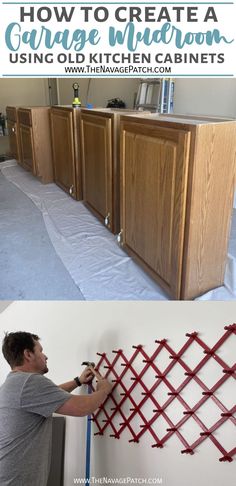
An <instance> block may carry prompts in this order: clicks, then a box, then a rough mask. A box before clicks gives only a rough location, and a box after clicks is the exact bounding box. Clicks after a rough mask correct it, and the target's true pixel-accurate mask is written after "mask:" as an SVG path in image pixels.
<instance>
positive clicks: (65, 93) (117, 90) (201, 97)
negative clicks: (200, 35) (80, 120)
mask: <svg viewBox="0 0 236 486" xmlns="http://www.w3.org/2000/svg"><path fill="white" fill-rule="evenodd" d="M74 81H78V82H79V85H80V96H81V101H82V104H85V103H86V101H88V102H89V103H93V104H94V105H95V106H106V104H107V100H108V99H110V98H115V97H119V98H121V99H123V100H124V101H125V102H126V106H127V108H133V103H134V97H135V93H137V90H138V85H139V81H140V80H139V79H135V78H133V79H132V78H131V79H125V78H124V79H91V80H90V85H88V82H89V80H88V79H81V80H80V79H76V80H73V79H60V80H59V91H60V102H61V104H71V103H72V97H73V90H72V84H73V82H74ZM88 86H89V91H88ZM87 93H88V96H87ZM174 112H175V113H187V114H202V115H204V114H205V115H215V116H217V115H218V116H229V117H236V79H220V78H216V79H210V78H204V79H199V78H191V79H185V78H180V79H178V78H176V79H175V98H174Z"/></svg>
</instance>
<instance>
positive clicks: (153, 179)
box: [121, 124, 190, 298]
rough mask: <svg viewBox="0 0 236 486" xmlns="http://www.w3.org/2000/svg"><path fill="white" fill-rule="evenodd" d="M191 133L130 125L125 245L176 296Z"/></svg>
mask: <svg viewBox="0 0 236 486" xmlns="http://www.w3.org/2000/svg"><path fill="white" fill-rule="evenodd" d="M189 141H190V134H189V133H188V132H185V131H178V130H171V129H162V128H155V127H151V128H150V127H149V128H145V127H140V126H136V125H135V124H133V126H132V124H131V125H130V127H129V125H128V124H127V129H126V130H125V131H124V133H123V161H122V179H123V184H122V185H123V187H122V208H121V213H122V230H123V244H124V246H125V247H126V248H127V249H128V250H130V251H131V252H132V253H133V254H134V256H136V257H137V258H138V259H139V261H140V262H141V263H142V264H144V265H145V266H146V267H147V268H148V269H149V270H150V272H151V274H152V275H153V276H154V278H156V280H158V282H159V283H161V284H162V286H163V287H164V288H165V289H166V290H167V291H168V292H169V293H170V294H171V295H173V296H174V297H175V298H178V297H179V294H180V286H181V271H182V254H183V238H184V222H185V203H186V190H187V168H188V152H189Z"/></svg>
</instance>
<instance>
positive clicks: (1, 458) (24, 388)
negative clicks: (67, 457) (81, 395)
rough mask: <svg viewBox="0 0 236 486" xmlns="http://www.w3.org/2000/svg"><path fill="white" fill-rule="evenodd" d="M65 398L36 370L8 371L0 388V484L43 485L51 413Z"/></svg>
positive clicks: (62, 393)
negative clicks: (32, 371) (33, 371)
mask: <svg viewBox="0 0 236 486" xmlns="http://www.w3.org/2000/svg"><path fill="white" fill-rule="evenodd" d="M69 398H71V394H70V393H68V392H66V391H64V390H62V389H61V388H59V387H57V386H56V385H55V384H54V383H53V382H52V381H51V380H49V379H48V378H46V377H45V376H43V375H40V374H38V373H25V372H22V371H14V372H11V373H9V374H8V376H7V378H6V381H5V383H4V384H3V385H2V386H1V387H0V485H1V486H13V485H14V486H46V484H47V479H48V474H49V468H50V461H51V435H52V414H53V412H55V411H56V410H57V409H58V408H59V407H60V406H61V405H63V403H65V402H66V401H67V400H69Z"/></svg>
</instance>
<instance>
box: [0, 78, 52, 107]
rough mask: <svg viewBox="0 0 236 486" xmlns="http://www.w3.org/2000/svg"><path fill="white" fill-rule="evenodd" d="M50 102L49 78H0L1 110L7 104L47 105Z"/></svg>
mask: <svg viewBox="0 0 236 486" xmlns="http://www.w3.org/2000/svg"><path fill="white" fill-rule="evenodd" d="M48 104H49V98H48V87H47V80H46V79H43V78H35V79H23V78H20V79H8V78H6V79H0V112H2V113H5V112H6V106H8V105H9V106H19V105H21V106H41V105H42V106H45V105H48Z"/></svg>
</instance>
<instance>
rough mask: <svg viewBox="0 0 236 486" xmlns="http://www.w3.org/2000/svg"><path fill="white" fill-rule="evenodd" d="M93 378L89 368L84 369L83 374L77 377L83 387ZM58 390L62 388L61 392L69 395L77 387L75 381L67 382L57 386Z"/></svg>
mask: <svg viewBox="0 0 236 486" xmlns="http://www.w3.org/2000/svg"><path fill="white" fill-rule="evenodd" d="M93 377H94V373H92V371H91V369H90V368H89V367H87V368H85V370H84V371H83V373H81V375H80V376H79V381H80V383H81V385H84V384H86V383H89V382H90V381H92V379H93ZM58 386H59V388H62V390H65V391H67V392H69V393H71V392H72V391H73V390H75V388H77V387H78V385H77V383H76V381H75V380H71V381H67V382H66V383H62V384H61V385H58Z"/></svg>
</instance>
